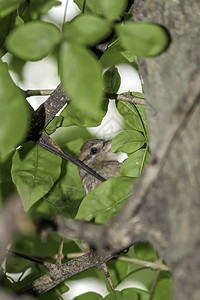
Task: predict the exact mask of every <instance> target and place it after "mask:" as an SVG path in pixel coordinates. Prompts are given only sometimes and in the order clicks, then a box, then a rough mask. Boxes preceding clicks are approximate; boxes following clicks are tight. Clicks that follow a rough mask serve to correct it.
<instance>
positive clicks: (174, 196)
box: [133, 0, 200, 300]
mask: <svg viewBox="0 0 200 300" xmlns="http://www.w3.org/2000/svg"><path fill="white" fill-rule="evenodd" d="M133 16H134V21H143V22H153V23H154V22H155V23H159V24H162V25H163V26H165V27H166V28H167V29H168V30H169V32H170V35H171V39H172V42H171V45H170V47H169V49H168V50H167V51H166V52H165V53H164V54H162V55H160V56H159V57H157V58H153V59H144V60H140V61H139V65H140V71H141V74H142V77H143V79H144V84H145V94H146V97H147V100H148V101H149V102H151V104H152V105H153V106H154V108H155V109H156V111H157V114H156V115H155V116H152V115H150V114H148V111H147V117H148V121H149V129H150V135H151V139H150V140H151V148H152V152H153V153H154V151H155V149H156V148H157V147H159V143H160V140H161V137H162V135H163V133H164V132H165V131H166V129H167V128H168V126H169V125H170V122H171V121H170V116H171V115H172V113H173V112H174V110H175V108H176V107H177V106H178V104H179V101H180V99H183V98H184V97H185V96H187V95H193V88H192V84H193V81H194V79H195V78H197V77H199V73H200V69H199V66H200V55H199V49H200V34H199V28H200V2H199V1H198V0H197V1H187V0H176V1H175V0H171V1H165V0H154V1H152V0H137V1H135V4H134V11H133ZM199 78H200V77H199ZM199 85H200V82H199ZM194 97H198V96H197V95H194ZM199 98H200V97H199ZM198 101H199V99H198ZM199 113H200V106H199V103H198V105H197V106H196V107H195V109H194V110H193V113H192V114H191V115H190V118H189V119H188V120H187V124H185V126H184V127H183V128H182V130H181V132H180V134H179V136H178V138H176V140H175V141H174V143H173V146H172V148H171V151H170V153H169V156H168V158H167V161H166V163H165V165H164V167H163V170H162V173H161V176H160V178H159V180H158V181H157V183H156V184H154V185H153V187H152V189H151V192H150V193H149V194H148V195H147V196H146V205H145V206H144V207H143V209H142V210H143V212H142V215H143V216H145V220H144V221H143V223H144V224H145V223H146V224H147V226H148V225H150V224H151V230H155V232H156V231H157V232H158V231H159V232H160V233H161V236H162V239H163V238H164V240H165V241H166V242H167V244H165V243H164V241H163V242H162V243H160V242H159V239H157V241H156V240H155V239H152V243H153V245H154V246H155V247H156V248H157V250H158V251H160V253H161V255H162V257H163V258H164V259H165V260H166V261H167V263H168V264H169V265H170V267H171V268H172V275H173V278H174V291H175V299H182V300H184V299H196V300H197V299H200V284H199V278H200V256H199V244H200V233H199V231H200V202H199V187H200V176H199V153H200V144H199V130H198V129H199V125H200V121H199V120H200V119H199V115H200V114H199ZM148 239H151V238H150V236H148Z"/></svg>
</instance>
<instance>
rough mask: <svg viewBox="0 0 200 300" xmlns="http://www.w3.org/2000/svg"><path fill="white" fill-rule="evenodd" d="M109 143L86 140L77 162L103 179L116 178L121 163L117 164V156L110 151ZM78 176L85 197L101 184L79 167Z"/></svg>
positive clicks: (110, 141)
mask: <svg viewBox="0 0 200 300" xmlns="http://www.w3.org/2000/svg"><path fill="white" fill-rule="evenodd" d="M111 143H112V140H108V141H105V140H103V139H91V140H88V141H86V142H85V143H84V144H83V145H82V147H81V149H80V154H79V160H81V161H82V162H84V163H85V164H86V165H88V166H89V167H90V168H91V169H93V170H94V171H95V172H96V173H98V174H99V175H101V176H102V177H103V178H105V179H109V178H112V177H117V176H118V174H119V170H120V168H121V166H122V163H119V162H118V159H117V155H116V154H115V153H113V152H112V151H111ZM79 175H80V177H81V180H82V184H83V187H84V191H85V194H86V195H87V194H88V193H89V192H91V191H93V190H94V189H95V188H96V187H97V186H99V185H100V184H101V183H102V182H101V181H100V180H99V179H97V178H95V177H94V176H92V175H90V174H89V173H87V172H86V171H85V170H83V169H82V168H80V167H79Z"/></svg>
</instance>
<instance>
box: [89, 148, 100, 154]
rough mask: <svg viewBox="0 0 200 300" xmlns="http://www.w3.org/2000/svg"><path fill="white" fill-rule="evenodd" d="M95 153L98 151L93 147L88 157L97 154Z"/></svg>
mask: <svg viewBox="0 0 200 300" xmlns="http://www.w3.org/2000/svg"><path fill="white" fill-rule="evenodd" d="M97 152H98V149H97V148H95V147H93V148H91V149H90V155H94V154H97Z"/></svg>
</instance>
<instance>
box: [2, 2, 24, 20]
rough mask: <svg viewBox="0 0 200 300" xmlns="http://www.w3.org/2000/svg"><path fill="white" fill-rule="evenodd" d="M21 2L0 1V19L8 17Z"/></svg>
mask: <svg viewBox="0 0 200 300" xmlns="http://www.w3.org/2000/svg"><path fill="white" fill-rule="evenodd" d="M20 2H21V0H9V1H7V0H0V18H2V17H4V16H6V15H8V14H9V13H11V12H12V11H13V10H15V9H16V8H17V7H18V5H19V4H20Z"/></svg>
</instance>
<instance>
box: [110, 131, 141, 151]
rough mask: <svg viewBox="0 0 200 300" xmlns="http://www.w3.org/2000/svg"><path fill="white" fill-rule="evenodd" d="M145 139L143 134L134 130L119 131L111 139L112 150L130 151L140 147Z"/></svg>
mask: <svg viewBox="0 0 200 300" xmlns="http://www.w3.org/2000/svg"><path fill="white" fill-rule="evenodd" d="M145 142H146V140H145V137H144V135H143V134H142V133H141V132H139V131H136V130H124V131H121V132H119V133H118V134H117V135H116V136H115V137H114V139H113V141H112V152H119V151H122V152H126V153H132V152H135V151H137V150H138V149H140V148H141V147H142V146H143V145H144V144H145Z"/></svg>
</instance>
